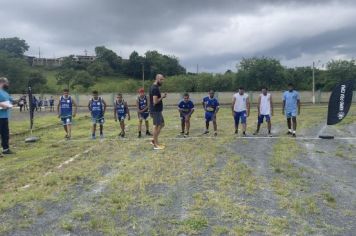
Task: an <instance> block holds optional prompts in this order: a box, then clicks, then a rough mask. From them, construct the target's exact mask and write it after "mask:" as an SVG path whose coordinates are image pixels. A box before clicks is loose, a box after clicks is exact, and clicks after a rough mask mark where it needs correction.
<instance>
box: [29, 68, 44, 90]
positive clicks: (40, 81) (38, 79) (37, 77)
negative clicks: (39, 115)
mask: <svg viewBox="0 0 356 236" xmlns="http://www.w3.org/2000/svg"><path fill="white" fill-rule="evenodd" d="M28 82H29V84H31V86H32V89H33V91H41V92H42V91H43V89H44V88H46V84H47V79H46V78H45V77H44V76H43V74H42V73H41V72H39V71H31V72H30V73H29V75H28Z"/></svg>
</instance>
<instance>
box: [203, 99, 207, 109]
mask: <svg viewBox="0 0 356 236" xmlns="http://www.w3.org/2000/svg"><path fill="white" fill-rule="evenodd" d="M202 105H203V109H204V111H206V107H205V101H204V99H203V102H202Z"/></svg>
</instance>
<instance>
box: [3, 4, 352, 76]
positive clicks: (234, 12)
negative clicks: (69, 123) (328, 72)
mask: <svg viewBox="0 0 356 236" xmlns="http://www.w3.org/2000/svg"><path fill="white" fill-rule="evenodd" d="M355 22H356V1H352V0H339V1H331V0H330V1H329V0H320V1H319V0H295V1H289V0H245V1H243V0H26V1H23V0H0V37H13V36H17V37H20V38H23V39H25V40H26V41H27V42H28V44H29V45H30V50H29V52H28V54H29V55H38V48H39V47H40V48H41V52H42V55H43V56H44V57H51V58H52V57H54V56H55V57H59V56H66V55H69V54H84V50H85V49H86V50H87V51H88V53H89V54H94V48H95V46H101V45H105V46H106V47H108V48H110V49H113V50H114V51H116V52H117V54H118V55H121V56H122V57H124V58H127V57H128V56H129V54H130V53H131V52H132V51H133V50H136V51H138V52H139V53H140V54H142V53H144V52H145V51H146V50H158V51H159V52H162V53H165V54H170V55H175V56H177V57H178V58H179V59H180V61H181V63H182V64H183V66H185V67H186V68H187V69H188V70H189V71H195V70H196V65H197V64H199V69H200V71H209V72H224V71H226V70H227V69H232V70H236V68H235V65H236V63H237V62H238V61H239V60H241V58H243V57H251V56H270V57H275V58H278V59H280V60H281V61H282V63H283V64H284V65H286V66H291V67H292V66H304V65H311V63H312V62H313V61H318V60H320V61H321V62H320V66H321V65H322V64H324V63H325V62H327V61H329V60H331V59H351V58H353V57H355V54H356V24H355Z"/></svg>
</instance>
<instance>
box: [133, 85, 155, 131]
mask: <svg viewBox="0 0 356 236" xmlns="http://www.w3.org/2000/svg"><path fill="white" fill-rule="evenodd" d="M136 107H137V115H138V122H139V123H138V137H139V138H141V137H142V134H141V131H142V122H143V121H145V125H146V135H147V136H152V134H151V133H150V130H149V123H148V117H149V116H150V114H149V110H148V99H147V96H146V94H145V90H144V89H143V88H140V89H139V90H138V97H137V100H136Z"/></svg>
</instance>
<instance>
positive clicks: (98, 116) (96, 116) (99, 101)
mask: <svg viewBox="0 0 356 236" xmlns="http://www.w3.org/2000/svg"><path fill="white" fill-rule="evenodd" d="M88 109H89V111H90V113H91V120H92V124H93V126H92V134H91V138H92V139H96V136H95V133H96V124H99V126H100V138H101V139H103V138H104V133H103V129H104V123H105V119H104V115H105V111H106V102H105V101H104V99H103V98H102V97H99V93H98V91H93V97H92V98H91V99H90V100H89V103H88Z"/></svg>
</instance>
